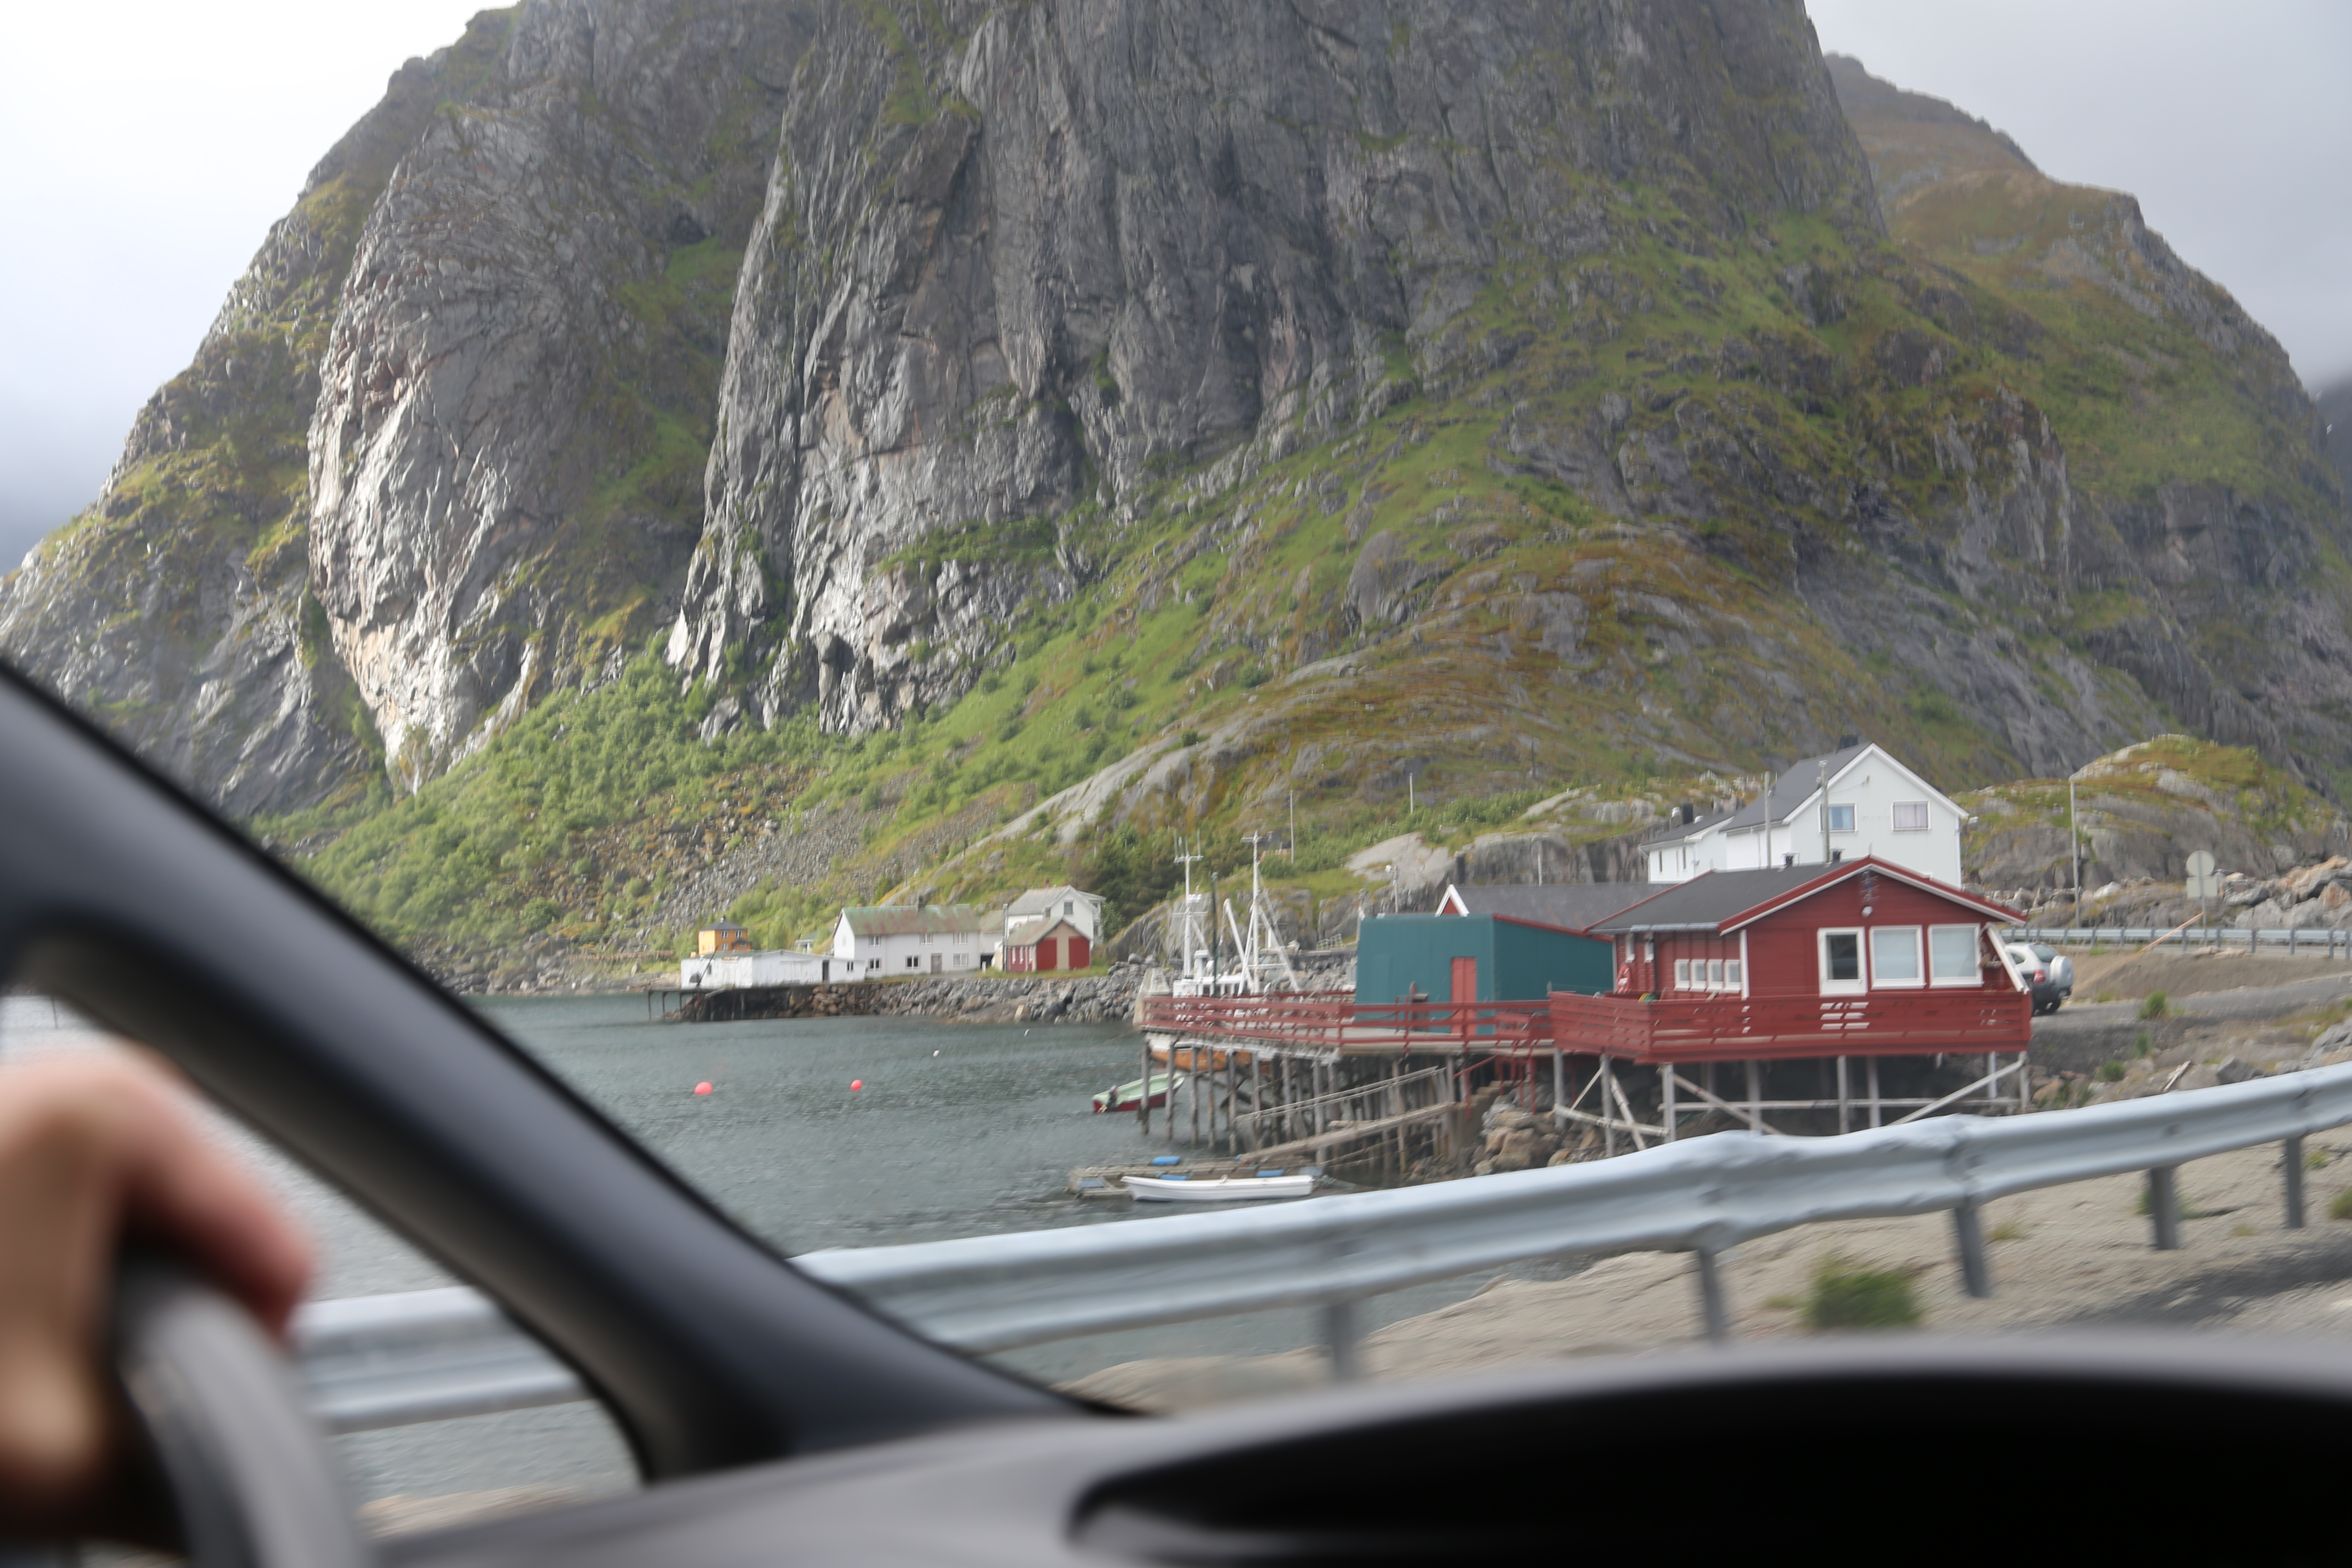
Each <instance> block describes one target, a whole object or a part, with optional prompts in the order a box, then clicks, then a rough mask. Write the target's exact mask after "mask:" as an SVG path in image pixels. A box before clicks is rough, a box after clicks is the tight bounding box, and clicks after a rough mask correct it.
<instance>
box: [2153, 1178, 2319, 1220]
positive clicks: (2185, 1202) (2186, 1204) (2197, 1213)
mask: <svg viewBox="0 0 2352 1568" xmlns="http://www.w3.org/2000/svg"><path fill="white" fill-rule="evenodd" d="M2344 1196H2345V1197H2346V1198H2352V1193H2347V1194H2344ZM2173 1201H2174V1203H2175V1204H2176V1205H2179V1211H2180V1217H2181V1218H2182V1219H2205V1218H2208V1217H2210V1211H2209V1210H2207V1209H2204V1208H2200V1206H2199V1205H2198V1204H2197V1200H2196V1199H2194V1198H2192V1197H2190V1196H2189V1194H2186V1193H2180V1194H2178V1195H2177V1196H2176V1197H2175V1198H2174V1200H2173ZM2343 1201H2344V1198H2338V1199H2337V1200H2336V1202H2337V1203H2339V1204H2341V1203H2342V1202H2343ZM2147 1212H2148V1208H2147V1187H2146V1186H2145V1185H2143V1186H2142V1187H2141V1188H2140V1190H2139V1196H2137V1197H2136V1198H2134V1199H2133V1200H2132V1213H2134V1214H2137V1215H2144V1214H2146V1213H2147ZM2328 1212H2330V1213H2331V1214H2332V1213H2334V1212H2335V1211H2334V1210H2332V1209H2331V1210H2330V1211H2328ZM2336 1218H2338V1219H2352V1210H2347V1212H2346V1213H2344V1214H2340V1215H2336Z"/></svg>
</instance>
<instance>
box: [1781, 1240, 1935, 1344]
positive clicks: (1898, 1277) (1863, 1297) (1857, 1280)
mask: <svg viewBox="0 0 2352 1568" xmlns="http://www.w3.org/2000/svg"><path fill="white" fill-rule="evenodd" d="M1918 1321H1919V1302H1918V1300H1917V1298H1916V1295H1915V1294H1914V1293H1913V1291H1912V1289H1911V1276H1909V1275H1908V1274H1906V1273H1904V1272H1903V1271H1902V1270H1900V1269H1897V1268H1875V1269H1874V1268H1856V1267H1854V1266H1853V1264H1851V1263H1848V1262H1847V1261H1846V1260H1845V1259H1844V1258H1837V1257H1830V1258H1822V1262H1821V1267H1820V1268H1816V1269H1815V1270H1814V1271H1813V1292H1812V1295H1811V1298H1809V1299H1808V1300H1806V1302H1805V1326H1806V1327H1807V1328H1809V1329H1812V1330H1814V1331H1817V1332H1818V1331H1822V1330H1828V1329H1907V1328H1912V1327H1915V1326H1916V1324H1917V1323H1918Z"/></svg>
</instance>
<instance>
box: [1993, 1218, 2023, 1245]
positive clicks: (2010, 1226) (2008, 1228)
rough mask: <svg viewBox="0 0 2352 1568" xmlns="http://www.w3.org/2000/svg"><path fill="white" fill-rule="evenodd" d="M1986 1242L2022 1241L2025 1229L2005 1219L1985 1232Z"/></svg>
mask: <svg viewBox="0 0 2352 1568" xmlns="http://www.w3.org/2000/svg"><path fill="white" fill-rule="evenodd" d="M1985 1239H1986V1240H1987V1241H2023V1240H2024V1239H2025V1227H2024V1226H2021V1225H2020V1224H2018V1222H2017V1221H2015V1220H2013V1219H2005V1220H2003V1221H2001V1222H2000V1224H1999V1225H1997V1226H1993V1227H1992V1228H1991V1229H1990V1230H1989V1231H1987V1232H1985Z"/></svg>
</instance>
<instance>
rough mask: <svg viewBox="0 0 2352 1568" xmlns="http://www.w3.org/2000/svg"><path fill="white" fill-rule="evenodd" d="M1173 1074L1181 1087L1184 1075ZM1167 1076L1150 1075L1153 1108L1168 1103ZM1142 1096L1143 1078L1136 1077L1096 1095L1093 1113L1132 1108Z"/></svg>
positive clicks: (1164, 1074) (1161, 1073)
mask: <svg viewBox="0 0 2352 1568" xmlns="http://www.w3.org/2000/svg"><path fill="white" fill-rule="evenodd" d="M1174 1076H1175V1079H1176V1083H1177V1085H1178V1086H1180V1087H1181V1085H1182V1084H1183V1082H1184V1079H1185V1075H1184V1074H1182V1073H1181V1072H1180V1073H1177V1074H1175V1075H1174ZM1169 1077H1170V1075H1169V1074H1167V1073H1164V1072H1156V1073H1153V1074H1152V1075H1151V1105H1152V1109H1154V1110H1158V1109H1159V1108H1160V1106H1163V1105H1165V1104H1167V1103H1168V1089H1169V1082H1168V1079H1169ZM1142 1098H1143V1079H1135V1080H1134V1081H1133V1082H1131V1083H1123V1084H1120V1085H1119V1086H1118V1088H1117V1089H1105V1090H1103V1091H1102V1092H1101V1093H1100V1094H1098V1095H1096V1096H1095V1113H1096V1114H1097V1115H1100V1114H1102V1113H1103V1112H1104V1111H1106V1110H1108V1111H1121V1110H1135V1109H1136V1107H1137V1105H1138V1104H1139V1102H1140V1100H1142Z"/></svg>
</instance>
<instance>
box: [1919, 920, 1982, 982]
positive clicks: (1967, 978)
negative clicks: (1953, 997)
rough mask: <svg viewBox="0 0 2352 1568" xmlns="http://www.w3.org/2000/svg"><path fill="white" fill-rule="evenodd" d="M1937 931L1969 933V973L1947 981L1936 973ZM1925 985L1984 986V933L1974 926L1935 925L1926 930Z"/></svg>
mask: <svg viewBox="0 0 2352 1568" xmlns="http://www.w3.org/2000/svg"><path fill="white" fill-rule="evenodd" d="M1937 931H1966V932H1968V933H1969V972H1968V973H1967V974H1966V975H1964V976H1958V977H1956V978H1954V979H1950V980H1947V979H1945V978H1944V977H1943V976H1941V975H1939V974H1937V973H1936V933H1937ZM1927 984H1930V985H1934V986H1942V987H1950V986H1964V985H1975V986H1981V985H1983V984H1984V933H1983V931H1982V930H1981V929H1980V928H1979V927H1978V926H1976V925H1973V924H1971V925H1936V926H1929V927H1928V928H1927Z"/></svg>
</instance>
